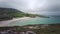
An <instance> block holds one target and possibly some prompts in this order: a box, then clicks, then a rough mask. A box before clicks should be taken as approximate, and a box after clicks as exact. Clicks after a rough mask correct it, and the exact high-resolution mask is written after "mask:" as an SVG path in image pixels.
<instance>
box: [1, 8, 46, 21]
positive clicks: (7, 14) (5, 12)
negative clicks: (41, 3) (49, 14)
mask: <svg viewBox="0 0 60 34" xmlns="http://www.w3.org/2000/svg"><path fill="white" fill-rule="evenodd" d="M37 16H38V17H45V16H42V15H37V14H28V13H24V12H22V11H19V10H17V9H13V8H0V21H1V20H9V19H13V18H18V17H37Z"/></svg>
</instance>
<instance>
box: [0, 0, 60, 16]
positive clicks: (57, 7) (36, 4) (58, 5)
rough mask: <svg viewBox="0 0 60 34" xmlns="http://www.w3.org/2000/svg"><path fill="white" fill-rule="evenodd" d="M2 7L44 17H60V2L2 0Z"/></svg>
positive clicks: (46, 0) (0, 4) (56, 0)
mask: <svg viewBox="0 0 60 34" xmlns="http://www.w3.org/2000/svg"><path fill="white" fill-rule="evenodd" d="M0 7H6V8H15V9H18V10H21V11H23V12H29V13H37V14H43V15H60V0H0Z"/></svg>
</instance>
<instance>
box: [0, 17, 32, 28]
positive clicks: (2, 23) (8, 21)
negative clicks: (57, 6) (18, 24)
mask: <svg viewBox="0 0 60 34" xmlns="http://www.w3.org/2000/svg"><path fill="white" fill-rule="evenodd" d="M30 18H31V17H21V18H13V19H12V20H6V21H0V27H2V26H5V25H7V24H9V23H12V22H14V21H17V20H25V19H30Z"/></svg>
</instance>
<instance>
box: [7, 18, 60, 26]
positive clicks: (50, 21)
mask: <svg viewBox="0 0 60 34" xmlns="http://www.w3.org/2000/svg"><path fill="white" fill-rule="evenodd" d="M57 23H58V24H59V23H60V17H59V18H56V17H50V18H31V19H27V20H19V21H15V22H12V23H10V24H8V25H9V26H23V25H32V24H57Z"/></svg>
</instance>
